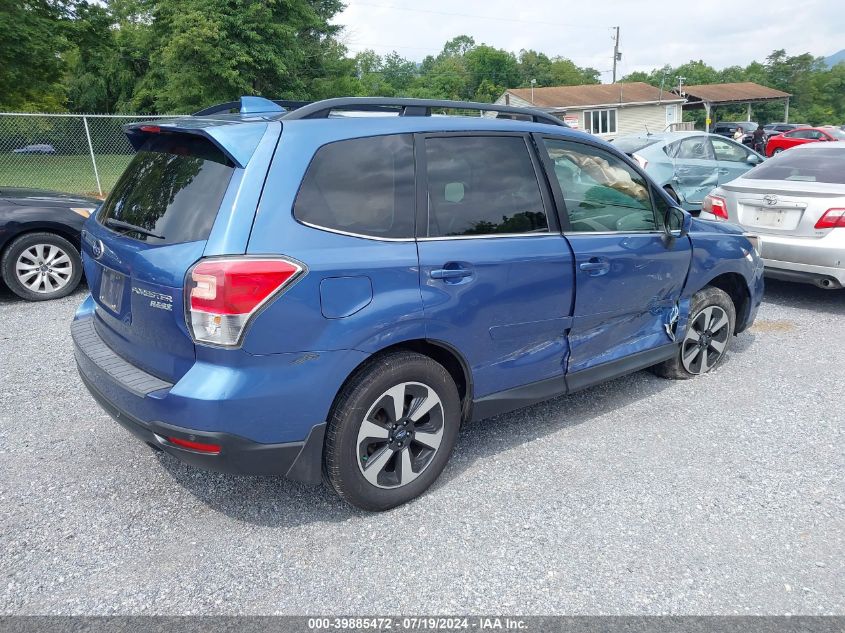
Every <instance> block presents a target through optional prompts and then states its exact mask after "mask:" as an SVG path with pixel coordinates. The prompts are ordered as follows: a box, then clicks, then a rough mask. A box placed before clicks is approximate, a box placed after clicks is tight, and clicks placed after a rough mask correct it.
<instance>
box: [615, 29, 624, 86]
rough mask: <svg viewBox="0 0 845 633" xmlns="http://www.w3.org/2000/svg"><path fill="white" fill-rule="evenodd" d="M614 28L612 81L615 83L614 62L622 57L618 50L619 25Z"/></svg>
mask: <svg viewBox="0 0 845 633" xmlns="http://www.w3.org/2000/svg"><path fill="white" fill-rule="evenodd" d="M614 28H615V29H616V36H615V37H614V38H613V83H616V62H618V61H620V60H621V59H622V53H620V52H619V27H618V26H617V27H614Z"/></svg>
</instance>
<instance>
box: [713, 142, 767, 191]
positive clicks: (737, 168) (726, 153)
mask: <svg viewBox="0 0 845 633" xmlns="http://www.w3.org/2000/svg"><path fill="white" fill-rule="evenodd" d="M713 150H714V152H715V153H716V160H717V161H718V162H719V184H720V185H724V184H725V183H728V182H730V181H731V180H736V179H737V178H739V177H740V176H742V174H744V173H745V172H747V171H748V170H749V169H751V168H752V167H754V166H755V165H756V164H757V160H758V159H757V158H756V156H757V155H756V154H755V153H754V152H752V151H751V150H749V149H747V148H746V147H745V146H743V145H740V144H739V143H734V142H733V141H730V140H728V139H721V138H714V139H713Z"/></svg>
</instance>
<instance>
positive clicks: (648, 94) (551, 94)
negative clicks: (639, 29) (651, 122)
mask: <svg viewBox="0 0 845 633" xmlns="http://www.w3.org/2000/svg"><path fill="white" fill-rule="evenodd" d="M507 93H510V94H512V95H514V96H516V97H518V98H519V99H522V100H523V101H527V102H528V103H532V100H531V88H509V89H508V90H507ZM659 101H668V102H670V103H671V102H679V101H683V99H682V98H680V97H678V95H676V94H674V93H672V92H671V91H669V90H662V91H661V90H660V88H655V87H654V86H651V85H649V84H647V83H644V82H641V81H635V82H631V83H615V84H591V85H586V86H550V87H547V88H534V100H533V104H534V105H535V106H537V107H539V108H583V107H586V106H599V105H612V104H625V103H655V102H659Z"/></svg>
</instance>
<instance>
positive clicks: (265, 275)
mask: <svg viewBox="0 0 845 633" xmlns="http://www.w3.org/2000/svg"><path fill="white" fill-rule="evenodd" d="M304 270H305V267H304V266H303V265H302V264H299V263H297V262H294V261H292V260H289V259H282V258H278V259H269V258H260V259H259V258H237V259H236V258H221V259H204V260H201V261H200V262H199V263H198V264H196V265H195V266H194V267H193V268H192V269H191V270H190V271H189V273H188V279H187V283H186V284H185V290H186V293H187V295H188V296H187V297H186V301H185V305H186V308H187V312H188V315H187V316H188V318H187V322H188V328H189V330H190V331H191V334H192V336H193V337H194V340H195V341H197V342H202V343H211V344H213V345H223V346H227V347H233V346H237V345H239V344H240V342H241V340H242V338H243V334H244V332H245V331H246V328H247V325H248V324H249V321H250V319H251V318H252V317H253V316H254V315H255V314H256V313H257V312H258V310H259V309H260V308H261V307H262V306H263V305H264V304H265V303H267V302H268V301H269V300H270V299H272V298H273V297H275V296H277V295H278V294H280V293H281V292H282V291H284V289H286V288H288V287H289V286H290V285H291V284H292V283H293V282H294V281H295V280H296V279H298V278H299V277H300V276H301V274H302V273H303V272H304Z"/></svg>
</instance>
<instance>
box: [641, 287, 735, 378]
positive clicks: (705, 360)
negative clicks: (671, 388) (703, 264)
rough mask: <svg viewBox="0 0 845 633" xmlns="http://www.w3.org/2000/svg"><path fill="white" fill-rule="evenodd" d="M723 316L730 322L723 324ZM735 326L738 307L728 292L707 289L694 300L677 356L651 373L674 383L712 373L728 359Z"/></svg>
mask: <svg viewBox="0 0 845 633" xmlns="http://www.w3.org/2000/svg"><path fill="white" fill-rule="evenodd" d="M708 310H710V312H709V313H708V312H707V311H708ZM722 315H724V317H726V318H727V323H726V324H721V325H720V323H721V318H722ZM708 317H709V320H708ZM717 326H719V327H718V328H717ZM735 326H736V307H735V306H734V304H733V301H732V300H731V298H730V296H729V295H728V293H726V292H725V291H724V290H720V289H719V288H714V287H712V286H707V287H705V288H704V289H702V290H700V291H698V292H697V293H695V295H694V296H693V298H692V302H691V304H690V319H689V321H688V322H687V331H686V332H684V333H683V335H682V336H679V338H680V341H679V342H680V345H679V346H678V352H677V354H675V357H674V358H672V359H670V360H667V361H665V362H663V363H660V364H659V365H655V366H654V367H652V371H654V373H655V374H657V375H658V376H662V377H663V378H671V379H673V380H686V379H687V378H693V377H694V376H697V375H700V374H704V373H707V372H708V371H711V370H712V369H713V368H714V367H716V366H717V365H718V364H719V363H720V362H721V361H722V359H723V358H724V357H725V354H726V353H727V351H728V347H729V346H730V342H731V340H732V339H733V333H734V328H735ZM709 328H713V330H711V329H709ZM719 347H721V350H720V349H719ZM696 348H697V350H696ZM685 355H686V362H685V358H684V357H685ZM690 358H691V359H692V360H690Z"/></svg>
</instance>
